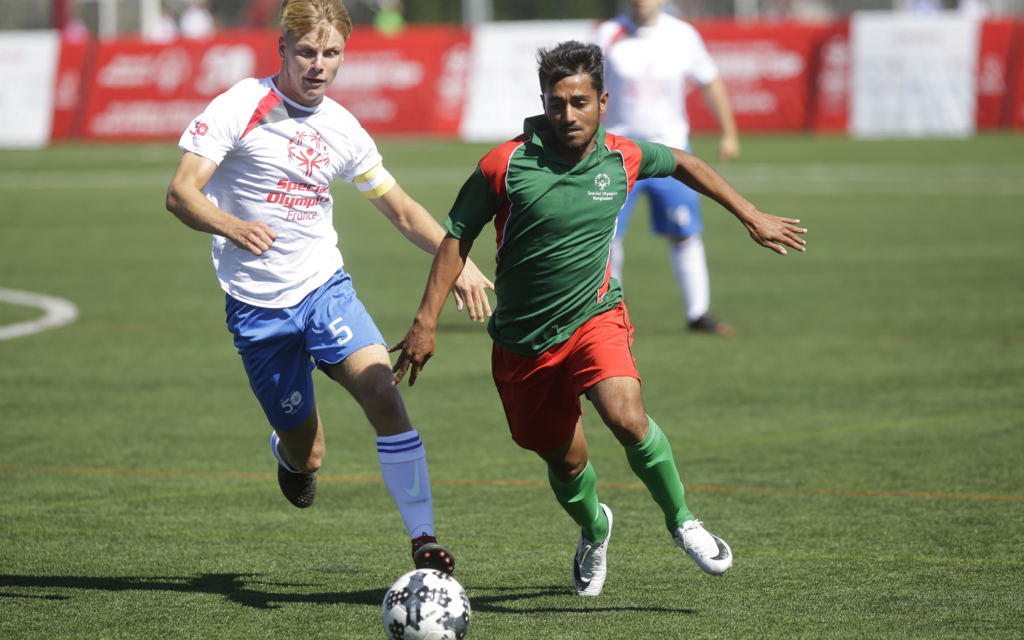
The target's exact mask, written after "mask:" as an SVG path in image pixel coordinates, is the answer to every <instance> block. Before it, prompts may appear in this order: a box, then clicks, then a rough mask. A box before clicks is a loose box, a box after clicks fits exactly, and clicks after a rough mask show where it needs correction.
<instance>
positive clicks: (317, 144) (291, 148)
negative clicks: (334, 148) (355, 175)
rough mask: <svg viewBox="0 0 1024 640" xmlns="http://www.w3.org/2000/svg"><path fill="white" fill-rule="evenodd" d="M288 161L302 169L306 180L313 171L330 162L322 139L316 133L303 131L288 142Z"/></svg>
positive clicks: (325, 144)
mask: <svg viewBox="0 0 1024 640" xmlns="http://www.w3.org/2000/svg"><path fill="white" fill-rule="evenodd" d="M288 159H289V160H291V162H292V164H294V165H295V166H297V167H298V168H300V169H302V170H303V171H304V172H305V173H306V177H307V178H309V177H310V176H312V175H313V171H314V170H315V169H322V168H324V167H326V166H327V165H328V164H329V163H330V162H331V158H330V156H329V155H328V154H327V143H326V142H324V139H323V137H321V136H320V134H319V133H316V132H312V133H310V132H303V131H299V132H298V133H296V134H295V137H293V138H292V139H291V140H289V141H288Z"/></svg>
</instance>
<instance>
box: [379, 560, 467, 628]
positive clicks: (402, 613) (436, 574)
mask: <svg viewBox="0 0 1024 640" xmlns="http://www.w3.org/2000/svg"><path fill="white" fill-rule="evenodd" d="M382 612H383V614H384V631H385V633H387V634H388V638H389V639H390V640H462V638H465V637H466V633H467V632H468V631H469V615H470V611H469V598H467V597H466V591H465V590H464V589H463V588H462V585H461V584H459V583H458V582H456V581H455V578H452V577H451V576H450V575H448V574H447V573H442V572H441V571H437V570H435V569H417V570H416V571H410V572H409V573H407V574H405V575H404V576H402V577H401V578H399V579H398V580H395V584H393V585H391V588H390V589H388V593H387V595H385V596H384V606H383V607H382Z"/></svg>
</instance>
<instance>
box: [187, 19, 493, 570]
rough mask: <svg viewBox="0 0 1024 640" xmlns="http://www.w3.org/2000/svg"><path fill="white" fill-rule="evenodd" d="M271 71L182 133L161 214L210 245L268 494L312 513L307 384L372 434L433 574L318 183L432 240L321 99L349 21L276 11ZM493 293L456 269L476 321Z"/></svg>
mask: <svg viewBox="0 0 1024 640" xmlns="http://www.w3.org/2000/svg"><path fill="white" fill-rule="evenodd" d="M281 24H282V35H281V38H280V40H279V42H278V49H279V54H280V57H281V68H280V71H279V72H278V73H277V75H275V76H273V77H270V78H263V79H255V78H251V79H248V80H243V81H241V82H239V83H238V84H237V85H235V86H234V87H233V88H231V89H230V90H228V91H227V92H226V93H224V94H222V95H220V96H218V97H217V98H215V99H214V100H213V102H211V103H210V105H209V106H208V107H207V109H206V111H205V112H204V113H203V114H202V115H200V116H199V117H197V118H196V119H195V120H194V121H193V123H192V125H191V126H190V127H189V129H188V130H187V131H186V132H185V133H184V134H183V135H182V137H181V141H180V143H179V146H180V147H181V149H182V150H183V151H184V154H183V156H182V158H181V161H180V163H179V164H178V169H177V171H176V172H175V174H174V178H173V179H172V180H171V185H170V188H169V189H168V191H167V208H168V209H169V210H170V211H171V212H173V213H174V214H175V215H176V216H177V217H178V218H179V219H180V220H181V221H182V222H183V223H185V224H186V225H187V226H189V227H190V228H192V229H195V230H197V231H202V232H205V233H210V234H213V251H212V253H213V264H214V268H215V270H216V272H217V278H218V280H219V281H220V285H221V288H222V289H223V290H224V292H225V294H226V295H225V300H226V312H227V322H228V327H229V329H230V330H231V331H232V333H233V334H234V336H235V346H236V347H237V348H238V352H239V354H240V355H241V356H242V363H243V364H244V366H245V370H246V373H247V374H248V376H249V383H250V386H251V387H252V390H253V392H254V393H255V394H256V397H257V398H258V400H259V401H260V404H261V405H262V407H263V410H264V413H266V415H267V418H268V420H269V421H270V424H271V426H272V427H273V429H274V430H273V433H272V434H271V450H272V451H273V453H274V456H275V457H276V458H277V463H278V483H279V484H280V486H281V490H282V492H283V493H284V494H285V497H287V498H288V500H289V501H290V502H291V503H292V504H294V505H295V506H297V507H300V508H304V507H308V506H309V505H310V504H312V501H313V498H314V496H315V494H316V472H317V470H318V469H319V468H320V464H321V459H322V458H323V455H324V433H323V425H322V423H321V421H320V414H319V412H318V411H317V408H316V403H315V400H314V397H313V380H312V372H313V369H314V368H319V369H321V370H322V371H324V372H325V373H326V374H327V375H328V376H330V377H331V378H332V379H333V380H335V381H336V382H338V383H339V384H340V385H341V386H342V387H344V388H345V389H346V390H347V391H348V392H349V393H351V394H352V396H353V397H354V398H355V399H356V400H357V401H358V402H359V403H360V405H361V406H362V408H363V411H364V413H365V414H366V417H367V419H368V420H369V422H370V424H371V425H372V426H373V428H374V430H375V431H376V433H377V451H378V458H379V460H380V465H381V473H382V475H383V477H384V483H385V485H386V486H387V488H388V491H389V492H390V493H391V496H392V498H394V501H395V503H396V505H397V506H398V510H399V513H400V514H401V517H402V520H403V523H404V524H405V527H406V530H407V531H408V533H409V536H410V539H411V540H412V552H413V560H414V562H415V564H416V566H417V567H421V568H422V567H431V568H436V569H439V570H443V571H446V572H449V573H450V572H451V571H452V570H453V569H454V566H455V565H454V559H453V558H452V556H451V554H450V553H449V552H448V550H447V549H445V548H444V547H442V546H441V545H439V544H437V540H436V538H435V535H434V533H435V532H434V517H433V502H432V499H431V493H430V479H429V476H428V474H427V463H426V453H425V450H424V448H423V443H422V442H421V440H420V438H419V434H418V433H417V432H416V430H415V429H413V427H412V424H411V423H410V421H409V416H408V415H407V413H406V410H405V406H404V404H403V403H402V398H401V396H400V395H399V394H398V389H397V388H396V387H395V386H394V385H393V380H394V378H393V376H392V374H391V362H390V359H389V357H388V353H387V346H386V343H385V341H384V338H383V337H382V336H381V334H380V331H378V329H377V327H376V326H375V325H374V323H373V320H372V319H371V318H370V316H369V314H368V313H367V312H366V309H365V308H364V307H363V305H362V303H360V302H359V299H358V298H357V297H356V293H355V290H354V289H353V287H352V284H351V278H350V276H349V274H347V273H346V272H345V271H344V269H342V257H341V253H340V252H339V251H338V247H337V242H338V236H337V233H336V232H335V230H334V225H333V220H332V213H333V211H332V205H333V198H332V197H331V193H330V188H329V187H330V185H331V181H332V180H333V179H334V177H335V176H339V177H341V178H342V179H343V180H345V181H347V182H351V183H353V184H355V185H356V187H358V189H359V190H360V191H361V192H362V193H363V195H365V196H366V197H367V198H369V199H370V201H371V202H372V203H373V205H374V206H376V207H377V209H378V210H380V212H381V213H383V214H384V215H385V216H386V217H387V218H388V220H390V221H391V223H392V224H394V225H395V227H396V228H397V229H398V230H399V231H400V232H401V233H402V235H404V236H405V237H406V238H407V239H408V240H409V241H410V242H412V243H413V244H415V245H416V246H418V247H419V248H421V249H423V250H424V251H427V252H429V253H431V254H433V253H434V252H435V251H436V250H437V247H438V245H439V243H440V241H441V239H442V238H443V237H444V234H445V231H444V229H442V227H441V226H440V225H439V224H438V223H437V222H436V221H435V220H434V218H433V217H431V216H430V214H429V213H427V211H426V210H425V209H423V207H421V206H420V205H419V204H417V203H416V202H415V201H414V200H412V198H410V197H409V196H408V195H407V194H406V193H405V192H404V191H403V190H402V188H401V187H400V186H398V184H396V183H395V180H394V178H392V177H391V176H390V174H389V173H388V171H387V170H386V169H385V168H384V166H383V161H382V159H381V156H380V154H379V153H378V152H377V148H376V145H375V144H374V143H373V140H372V139H370V136H369V135H367V133H366V131H365V130H364V129H363V128H362V127H361V126H360V125H359V122H357V121H356V119H355V118H354V117H353V116H352V115H351V114H350V113H349V112H348V111H346V110H345V109H344V108H343V107H341V105H339V104H338V103H336V102H334V101H333V100H331V99H329V98H325V97H324V93H325V92H326V91H327V87H328V86H329V85H330V84H331V82H332V81H333V80H334V78H335V76H336V75H337V73H338V67H339V66H340V65H341V63H342V60H343V58H344V52H345V43H346V39H347V38H348V36H349V34H350V33H351V31H352V23H351V21H350V20H349V17H348V14H347V13H346V11H345V8H344V5H343V4H342V2H341V0H284V2H282V6H281ZM493 288H494V285H493V284H491V282H490V281H489V280H487V278H485V277H484V276H483V275H482V274H481V273H480V271H479V270H478V269H477V268H476V267H475V266H467V268H466V270H465V271H464V272H463V274H462V276H461V277H460V280H459V282H458V283H457V284H456V286H455V288H454V292H455V296H456V300H457V303H458V307H459V308H460V309H461V308H462V306H463V304H465V306H466V307H467V308H468V311H469V316H470V318H471V319H473V320H478V321H480V322H483V321H484V320H485V316H489V315H491V310H490V306H489V303H488V301H487V294H486V291H485V289H492V290H493Z"/></svg>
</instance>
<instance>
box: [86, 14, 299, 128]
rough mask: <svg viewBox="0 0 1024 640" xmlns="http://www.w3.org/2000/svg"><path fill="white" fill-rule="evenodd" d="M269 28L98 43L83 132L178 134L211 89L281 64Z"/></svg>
mask: <svg viewBox="0 0 1024 640" xmlns="http://www.w3.org/2000/svg"><path fill="white" fill-rule="evenodd" d="M275 41H276V38H275V37H274V36H273V35H272V34H268V33H265V32H258V33H234V34H230V33H229V34H222V35H220V36H218V37H217V38H216V39H215V40H205V41H194V40H180V41H177V42H175V43H173V44H170V45H155V44H148V43H145V42H141V41H139V40H116V41H112V42H104V43H101V44H100V45H99V47H98V50H97V52H96V62H95V64H94V65H93V69H92V73H91V83H90V85H91V86H90V90H89V99H88V101H87V104H86V107H85V119H84V125H83V131H82V134H83V135H84V136H85V137H87V138H94V139H97V138H98V139H117V138H136V139H137V138H164V139H168V138H170V139H176V138H177V137H178V136H180V135H181V133H182V132H183V131H184V130H185V128H186V127H187V126H188V125H189V123H190V122H191V121H192V119H193V118H194V117H195V116H197V115H199V114H200V113H202V112H203V110H204V109H205V108H206V105H207V104H209V103H210V100H212V99H213V98H214V97H216V96H217V95H218V94H220V93H223V92H224V91H226V90H227V89H230V88H231V87H232V86H233V85H234V84H235V83H236V82H238V81H239V80H242V79H243V78H248V77H251V76H267V75H271V74H273V73H274V72H275V71H276V70H277V69H278V67H279V65H280V62H279V59H278V56H277V46H276V43H275Z"/></svg>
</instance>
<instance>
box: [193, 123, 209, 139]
mask: <svg viewBox="0 0 1024 640" xmlns="http://www.w3.org/2000/svg"><path fill="white" fill-rule="evenodd" d="M209 130H210V127H209V126H207V124H206V123H205V122H202V121H201V120H196V128H195V130H191V129H190V130H189V133H190V134H192V135H194V136H205V135H206V132H207V131H209Z"/></svg>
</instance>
